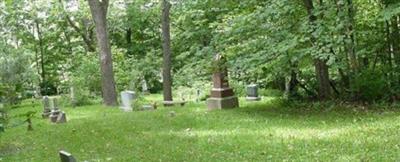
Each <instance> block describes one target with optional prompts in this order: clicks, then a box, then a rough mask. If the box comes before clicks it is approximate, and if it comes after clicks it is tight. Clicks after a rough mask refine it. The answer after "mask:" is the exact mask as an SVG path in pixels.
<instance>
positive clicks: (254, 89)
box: [246, 84, 261, 101]
mask: <svg viewBox="0 0 400 162" xmlns="http://www.w3.org/2000/svg"><path fill="white" fill-rule="evenodd" d="M246 89H247V90H246V92H247V96H246V100H247V101H260V100H261V98H260V97H259V96H258V85H257V84H250V85H248V86H247V88H246Z"/></svg>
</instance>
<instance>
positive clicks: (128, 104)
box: [121, 91, 136, 111]
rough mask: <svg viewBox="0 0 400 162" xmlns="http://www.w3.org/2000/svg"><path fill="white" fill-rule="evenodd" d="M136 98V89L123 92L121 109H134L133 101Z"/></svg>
mask: <svg viewBox="0 0 400 162" xmlns="http://www.w3.org/2000/svg"><path fill="white" fill-rule="evenodd" d="M135 98H136V93H135V92H134V91H123V92H121V109H122V110H124V111H132V106H133V102H134V100H135Z"/></svg>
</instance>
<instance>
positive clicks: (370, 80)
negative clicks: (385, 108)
mask: <svg viewBox="0 0 400 162" xmlns="http://www.w3.org/2000/svg"><path fill="white" fill-rule="evenodd" d="M353 82H354V83H353V84H352V85H353V87H352V92H353V93H354V95H355V96H354V97H355V99H356V100H362V101H377V100H381V99H384V98H385V97H388V95H390V92H391V90H390V89H389V87H388V86H387V81H386V79H385V75H384V74H383V73H381V72H379V71H374V70H371V69H367V70H364V71H362V72H360V73H359V74H358V75H357V76H356V79H354V81H353Z"/></svg>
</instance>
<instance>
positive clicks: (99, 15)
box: [88, 0, 117, 106]
mask: <svg viewBox="0 0 400 162" xmlns="http://www.w3.org/2000/svg"><path fill="white" fill-rule="evenodd" d="M88 1H89V6H90V11H91V13H92V17H93V20H94V22H95V25H96V36H97V43H98V46H99V49H100V66H101V84H102V94H103V102H104V104H105V105H107V106H116V105H117V92H116V90H115V80H114V72H113V64H112V57H111V48H110V41H109V39H108V33H107V8H108V0H102V1H101V2H100V1H99V0H88Z"/></svg>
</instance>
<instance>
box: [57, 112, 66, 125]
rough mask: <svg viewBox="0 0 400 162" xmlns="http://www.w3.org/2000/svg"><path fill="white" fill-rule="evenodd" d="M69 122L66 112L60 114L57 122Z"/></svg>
mask: <svg viewBox="0 0 400 162" xmlns="http://www.w3.org/2000/svg"><path fill="white" fill-rule="evenodd" d="M66 122H67V117H66V115H65V112H61V113H60V114H58V117H57V120H56V123H66Z"/></svg>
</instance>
